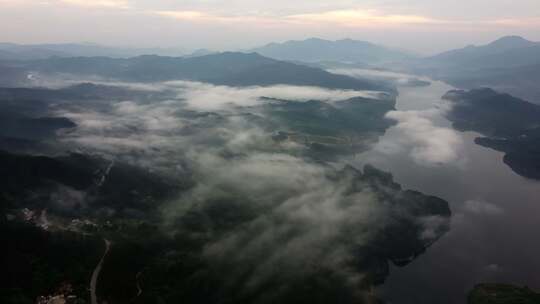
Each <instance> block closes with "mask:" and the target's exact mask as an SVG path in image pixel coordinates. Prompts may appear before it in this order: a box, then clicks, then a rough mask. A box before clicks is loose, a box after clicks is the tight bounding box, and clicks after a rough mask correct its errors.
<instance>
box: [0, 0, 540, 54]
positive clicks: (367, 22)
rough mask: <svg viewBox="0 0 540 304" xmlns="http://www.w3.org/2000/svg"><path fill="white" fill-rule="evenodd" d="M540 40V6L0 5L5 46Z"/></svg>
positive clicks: (424, 49)
mask: <svg viewBox="0 0 540 304" xmlns="http://www.w3.org/2000/svg"><path fill="white" fill-rule="evenodd" d="M504 35H521V36H524V37H525V38H528V39H530V40H534V41H540V3H539V0H467V1H465V0H436V1H434V0H365V1H351V0H332V1H329V0H326V1H322V0H309V1H303V0H296V1H291V0H272V1H268V0H200V1H193V0H186V1H173V0H0V41H3V42H14V43H24V44H31V43H65V42H93V43H99V44H104V45H111V46H137V47H175V48H182V49H185V50H194V49H199V48H208V49H214V50H239V49H247V48H251V47H255V46H259V45H263V44H266V43H269V42H281V41H286V40H291V39H295V40H298V39H306V38H310V37H319V38H324V39H332V40H334V39H343V38H352V39H358V40H367V41H371V42H375V43H380V44H384V45H387V46H391V47H397V48H402V49H408V50H411V51H415V52H419V53H425V54H428V53H435V52H439V51H443V50H447V49H450V48H456V47H462V46H465V45H469V44H483V43H487V42H490V41H491V40H494V39H496V38H498V37H500V36H504Z"/></svg>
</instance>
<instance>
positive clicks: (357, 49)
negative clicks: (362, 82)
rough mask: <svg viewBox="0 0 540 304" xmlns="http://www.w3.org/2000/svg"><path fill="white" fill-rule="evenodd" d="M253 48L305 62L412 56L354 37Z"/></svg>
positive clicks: (369, 60)
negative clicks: (354, 38)
mask: <svg viewBox="0 0 540 304" xmlns="http://www.w3.org/2000/svg"><path fill="white" fill-rule="evenodd" d="M252 51H255V52H257V53H259V54H261V55H263V56H266V57H270V58H274V59H279V60H292V61H303V62H321V61H331V62H346V63H370V64H377V63H381V62H393V61H399V60H403V59H408V58H410V57H411V56H410V54H408V53H407V52H402V51H399V50H394V49H390V48H387V47H384V46H380V45H376V44H373V43H370V42H367V41H360V40H353V39H350V38H349V39H341V40H335V41H332V40H324V39H321V38H308V39H306V40H290V41H286V42H283V43H270V44H267V45H265V46H262V47H259V48H255V49H253V50H252Z"/></svg>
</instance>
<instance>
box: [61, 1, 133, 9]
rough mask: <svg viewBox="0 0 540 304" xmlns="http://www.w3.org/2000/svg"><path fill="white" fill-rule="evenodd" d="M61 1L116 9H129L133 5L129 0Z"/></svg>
mask: <svg viewBox="0 0 540 304" xmlns="http://www.w3.org/2000/svg"><path fill="white" fill-rule="evenodd" d="M60 2H61V3H65V4H70V5H76V6H83V7H104V8H116V9H128V8H130V7H131V6H130V4H129V1H128V0H91V1H88V0H60Z"/></svg>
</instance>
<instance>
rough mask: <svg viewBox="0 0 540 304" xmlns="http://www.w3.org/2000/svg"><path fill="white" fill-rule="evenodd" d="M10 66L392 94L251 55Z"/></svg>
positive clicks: (376, 84)
mask: <svg viewBox="0 0 540 304" xmlns="http://www.w3.org/2000/svg"><path fill="white" fill-rule="evenodd" d="M14 65H15V66H16V67H17V68H19V69H25V70H27V71H32V72H36V73H42V74H73V75H82V76H86V77H88V76H99V77H103V78H107V79H116V80H121V81H138V82H157V81H169V80H190V81H201V82H208V83H212V84H216V85H228V86H255V85H258V86H268V85H276V84H288V85H303V86H319V87H323V88H331V89H346V90H375V91H385V92H391V93H393V92H394V89H393V88H392V86H391V85H390V84H387V83H384V82H381V81H373V80H368V79H359V78H353V77H348V76H344V75H337V74H332V73H329V72H327V71H325V70H323V69H319V68H315V67H309V66H304V65H299V64H295V63H290V62H285V61H279V60H275V59H270V58H267V57H263V56H261V55H259V54H256V53H239V52H225V53H217V54H211V55H206V56H198V57H165V56H156V55H145V56H139V57H132V58H110V57H72V58H61V57H53V58H48V59H42V60H34V61H26V62H18V63H15V64H14Z"/></svg>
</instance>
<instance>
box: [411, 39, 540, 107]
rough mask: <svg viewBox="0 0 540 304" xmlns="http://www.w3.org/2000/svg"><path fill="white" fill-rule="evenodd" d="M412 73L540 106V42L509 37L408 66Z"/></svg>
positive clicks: (424, 59) (453, 51) (414, 61)
mask: <svg viewBox="0 0 540 304" xmlns="http://www.w3.org/2000/svg"><path fill="white" fill-rule="evenodd" d="M405 65H406V66H408V68H407V69H408V71H409V72H412V73H415V74H423V75H428V76H430V77H433V78H436V79H440V80H443V81H445V82H448V83H450V84H452V85H454V86H456V87H459V88H463V89H474V88H480V87H492V88H494V89H497V90H498V91H502V92H507V93H509V94H512V95H515V96H517V97H520V98H523V99H527V100H529V101H531V102H535V103H540V86H538V83H540V42H534V41H529V40H527V39H525V38H522V37H519V36H506V37H502V38H500V39H497V40H495V41H493V42H491V43H488V44H486V45H481V46H467V47H465V48H461V49H456V50H451V51H447V52H444V53H441V54H438V55H435V56H431V57H427V58H422V59H417V60H413V61H410V62H408V63H406V64H405Z"/></svg>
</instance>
